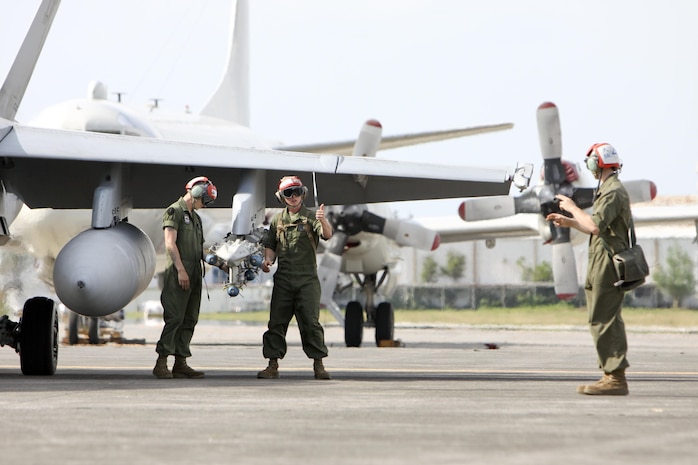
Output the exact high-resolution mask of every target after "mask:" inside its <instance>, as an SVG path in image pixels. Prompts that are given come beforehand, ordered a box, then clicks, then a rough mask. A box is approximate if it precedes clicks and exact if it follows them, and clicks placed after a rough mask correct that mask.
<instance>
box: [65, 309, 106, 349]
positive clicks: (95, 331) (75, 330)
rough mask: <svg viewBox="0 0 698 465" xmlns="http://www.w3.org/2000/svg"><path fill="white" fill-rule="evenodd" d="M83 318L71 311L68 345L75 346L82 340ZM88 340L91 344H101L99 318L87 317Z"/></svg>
mask: <svg viewBox="0 0 698 465" xmlns="http://www.w3.org/2000/svg"><path fill="white" fill-rule="evenodd" d="M82 318H83V317H81V316H80V315H78V314H77V313H75V312H73V311H70V313H69V315H68V344H70V345H71V346H72V345H75V344H77V343H78V341H79V340H80V326H81V325H80V323H81V320H82ZM86 320H87V340H88V342H89V343H90V344H99V318H94V317H86Z"/></svg>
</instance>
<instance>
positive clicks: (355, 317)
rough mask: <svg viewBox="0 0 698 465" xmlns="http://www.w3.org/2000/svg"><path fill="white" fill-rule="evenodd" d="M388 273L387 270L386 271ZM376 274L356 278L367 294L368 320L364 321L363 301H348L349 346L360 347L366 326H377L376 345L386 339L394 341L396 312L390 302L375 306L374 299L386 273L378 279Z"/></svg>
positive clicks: (346, 340) (346, 322)
mask: <svg viewBox="0 0 698 465" xmlns="http://www.w3.org/2000/svg"><path fill="white" fill-rule="evenodd" d="M386 273H387V271H386ZM376 278H377V276H376V274H371V275H367V276H366V279H364V280H360V279H358V277H357V278H356V279H357V280H358V281H359V284H360V285H361V288H362V290H363V292H364V295H365V296H366V320H365V321H364V309H363V308H362V307H361V303H359V302H357V301H351V302H349V303H347V307H346V309H345V313H344V342H345V343H346V345H347V347H360V346H361V341H362V340H363V331H364V326H374V327H375V328H376V346H378V347H382V346H384V345H386V344H385V343H386V341H390V343H391V344H390V345H392V342H393V334H394V332H395V314H394V312H393V305H392V304H391V303H390V302H381V303H380V304H378V306H377V307H374V305H373V300H374V297H375V295H376V290H377V289H378V287H379V286H380V285H381V284H382V283H383V280H384V279H385V275H383V277H382V278H381V280H380V281H377V279H376Z"/></svg>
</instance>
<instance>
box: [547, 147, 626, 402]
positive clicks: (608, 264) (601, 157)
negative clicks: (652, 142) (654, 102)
mask: <svg viewBox="0 0 698 465" xmlns="http://www.w3.org/2000/svg"><path fill="white" fill-rule="evenodd" d="M586 166H587V168H588V169H589V171H591V172H592V173H593V174H594V178H596V179H598V180H599V187H598V189H597V191H596V196H595V198H594V207H593V213H592V214H591V215H590V214H588V213H587V212H585V211H584V210H582V209H580V208H579V207H578V206H577V205H576V204H575V203H574V201H573V200H572V199H570V198H569V197H565V196H564V195H557V196H556V197H557V198H558V199H560V209H561V210H562V211H563V212H568V213H570V214H571V215H572V217H571V218H570V217H567V216H565V215H562V214H559V213H551V214H550V215H548V216H547V218H546V219H547V220H549V221H552V222H553V223H554V224H555V225H556V226H562V227H572V228H575V229H577V230H579V231H581V232H583V233H586V234H589V266H588V269H587V277H586V283H585V285H584V293H585V296H586V301H587V308H588V310H589V325H590V329H591V334H592V337H593V339H594V344H595V346H596V353H597V354H598V361H599V367H600V368H601V369H602V370H603V373H604V374H603V377H602V378H601V379H600V380H599V381H597V382H596V383H594V384H589V385H582V386H579V387H578V388H577V392H579V393H580V394H587V395H610V396H625V395H628V392H629V391H628V383H627V380H626V378H625V369H626V368H628V367H629V366H630V365H629V363H628V359H627V357H626V354H627V351H628V341H627V338H626V334H625V323H624V322H623V317H622V316H621V308H622V304H623V296H624V294H625V293H624V291H623V290H622V289H621V288H620V287H619V286H615V285H614V283H616V282H617V281H618V276H617V274H616V270H615V267H614V265H613V260H612V258H611V257H612V255H613V254H616V253H618V252H622V251H624V250H626V249H628V248H630V240H629V238H628V230H629V227H630V219H631V212H630V198H629V196H628V192H627V191H626V190H625V187H623V184H622V183H621V182H620V180H619V179H618V173H619V172H620V169H621V167H622V166H623V164H622V163H621V160H620V157H619V156H618V153H617V152H616V150H615V149H614V148H613V147H612V146H611V145H610V144H606V143H601V144H594V145H592V146H591V148H590V149H589V150H588V151H587V155H586ZM609 249H610V251H609Z"/></svg>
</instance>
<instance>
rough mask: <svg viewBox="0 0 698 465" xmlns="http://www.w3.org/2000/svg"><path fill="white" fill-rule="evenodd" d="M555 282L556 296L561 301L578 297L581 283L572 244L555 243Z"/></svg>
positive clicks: (553, 265)
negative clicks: (578, 278)
mask: <svg viewBox="0 0 698 465" xmlns="http://www.w3.org/2000/svg"><path fill="white" fill-rule="evenodd" d="M552 267H553V280H554V281H555V295H557V297H558V298H559V299H562V300H569V299H572V298H574V297H577V293H578V292H579V283H578V280H577V265H576V262H575V259H574V249H573V248H572V243H571V242H569V241H567V242H557V243H553V263H552Z"/></svg>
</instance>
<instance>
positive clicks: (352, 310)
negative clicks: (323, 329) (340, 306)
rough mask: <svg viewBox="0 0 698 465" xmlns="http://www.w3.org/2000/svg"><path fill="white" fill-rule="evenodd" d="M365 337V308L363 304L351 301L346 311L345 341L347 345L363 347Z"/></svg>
mask: <svg viewBox="0 0 698 465" xmlns="http://www.w3.org/2000/svg"><path fill="white" fill-rule="evenodd" d="M363 338H364V310H363V308H361V304H360V303H359V302H356V301H351V302H349V303H348V304H347V308H346V311H345V313H344V342H345V343H346V345H347V347H361V341H362V340H363Z"/></svg>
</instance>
